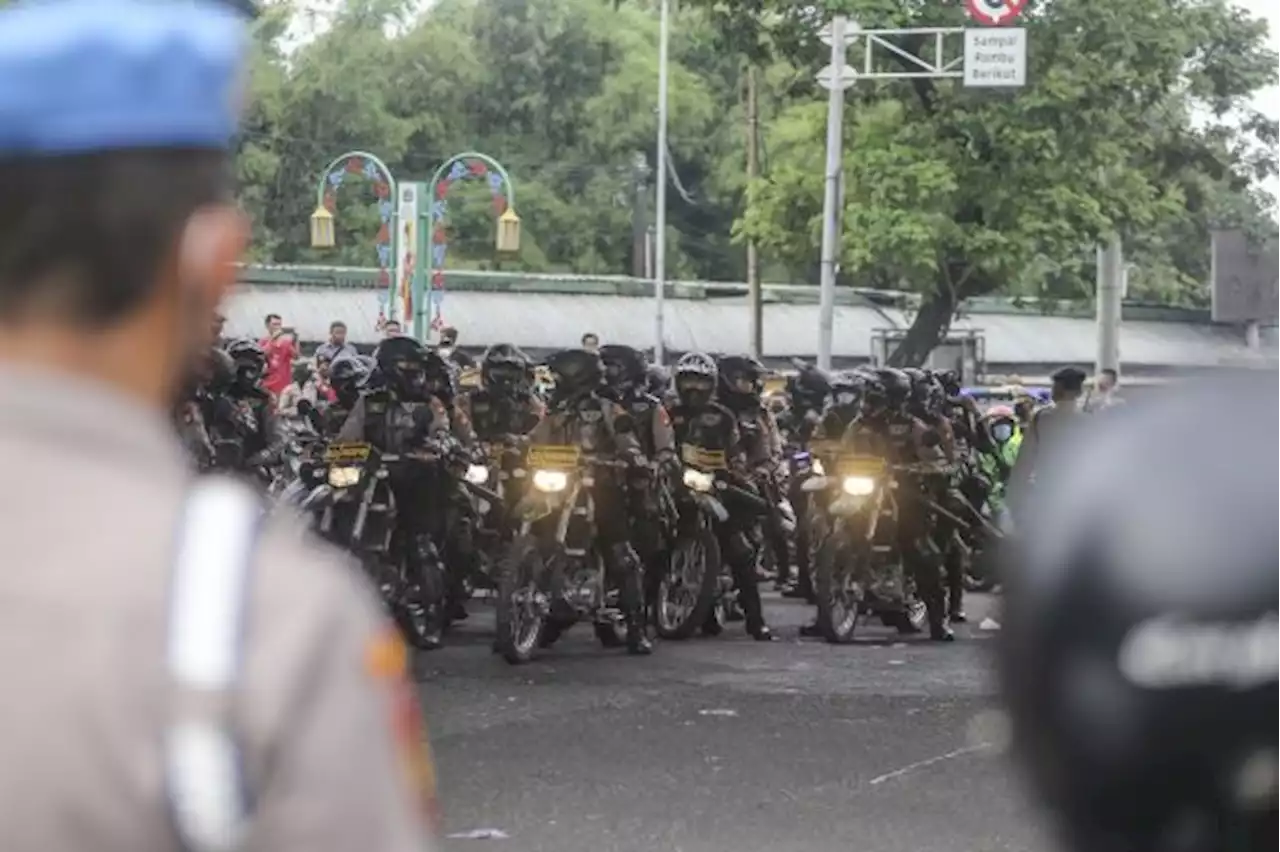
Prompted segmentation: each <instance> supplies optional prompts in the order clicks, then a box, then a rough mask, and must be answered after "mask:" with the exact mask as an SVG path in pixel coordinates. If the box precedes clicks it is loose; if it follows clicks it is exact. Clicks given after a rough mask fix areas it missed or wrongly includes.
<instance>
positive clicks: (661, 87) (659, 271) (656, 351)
mask: <svg viewBox="0 0 1280 852" xmlns="http://www.w3.org/2000/svg"><path fill="white" fill-rule="evenodd" d="M658 27H659V29H658V154H657V157H656V158H655V159H656V160H657V171H658V174H657V181H658V198H657V202H656V207H657V209H656V210H655V211H654V219H655V220H656V222H655V224H656V230H657V233H656V235H655V236H656V239H657V245H656V246H655V248H654V254H655V255H656V257H654V259H653V266H654V270H653V272H654V275H653V301H654V305H653V312H654V316H653V337H654V339H653V363H655V364H658V365H659V366H661V364H662V363H663V360H664V355H665V353H664V351H663V349H664V347H663V343H662V338H663V330H664V329H663V310H664V303H665V301H666V295H667V293H666V291H667V43H668V42H669V41H670V40H671V2H670V0H662V12H661V19H660V22H659V25H658Z"/></svg>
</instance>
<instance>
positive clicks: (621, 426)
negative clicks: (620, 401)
mask: <svg viewBox="0 0 1280 852" xmlns="http://www.w3.org/2000/svg"><path fill="white" fill-rule="evenodd" d="M613 431H614V432H617V433H618V434H619V435H627V434H630V433H632V432H634V431H636V422H635V420H633V419H632V417H631V415H630V414H626V413H622V414H618V415H616V416H615V417H614V418H613Z"/></svg>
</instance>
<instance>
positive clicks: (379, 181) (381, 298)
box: [321, 151, 396, 328]
mask: <svg viewBox="0 0 1280 852" xmlns="http://www.w3.org/2000/svg"><path fill="white" fill-rule="evenodd" d="M347 175H361V176H363V177H364V178H365V179H366V180H368V181H369V183H370V184H371V185H372V187H373V194H374V197H375V198H377V200H378V219H379V225H378V232H377V234H376V235H375V236H374V239H373V244H374V249H375V250H376V251H377V254H378V327H379V328H381V327H382V324H383V323H384V322H386V320H387V311H388V306H389V304H390V300H391V265H392V263H394V257H395V224H394V220H395V199H396V181H395V178H394V177H393V176H392V174H391V169H389V168H387V164H386V163H384V162H382V160H380V159H379V158H378V157H377V156H375V155H373V154H370V153H368V152H366V151H349V152H347V153H345V154H342V155H341V156H339V157H337V158H335V159H334V160H333V162H331V163H329V165H328V166H327V167H326V168H325V170H324V178H323V181H324V184H323V196H322V200H321V203H322V204H324V206H325V209H326V210H328V211H329V212H330V213H336V212H337V205H338V190H339V189H340V188H341V187H342V183H343V181H344V180H345V179H346V177H347Z"/></svg>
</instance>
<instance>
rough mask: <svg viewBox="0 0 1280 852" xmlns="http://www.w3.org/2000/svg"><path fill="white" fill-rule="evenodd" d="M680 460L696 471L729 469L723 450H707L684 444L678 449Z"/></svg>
mask: <svg viewBox="0 0 1280 852" xmlns="http://www.w3.org/2000/svg"><path fill="white" fill-rule="evenodd" d="M680 460H681V461H683V462H684V463H685V464H687V465H689V466H690V467H695V468H697V469H698V470H703V471H711V470H725V469H727V468H728V467H729V464H728V459H727V458H726V456H725V452H724V450H708V449H705V448H703V447H695V446H694V445H693V444H685V445H684V446H682V447H681V448H680Z"/></svg>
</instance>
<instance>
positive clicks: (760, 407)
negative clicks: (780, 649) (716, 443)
mask: <svg viewBox="0 0 1280 852" xmlns="http://www.w3.org/2000/svg"><path fill="white" fill-rule="evenodd" d="M716 367H717V369H718V371H719V384H718V387H717V389H716V399H717V400H718V401H719V402H720V403H721V404H722V405H724V406H725V407H726V408H728V409H729V410H730V411H732V412H733V415H734V417H735V418H737V421H738V432H739V434H740V435H741V436H742V442H743V447H744V449H745V451H746V454H747V464H748V466H749V468H750V470H751V475H752V478H753V479H754V481H755V483H756V487H757V488H758V489H759V490H760V493H761V496H763V497H764V498H765V499H766V501H767V502H768V503H769V509H768V512H767V513H766V514H765V516H764V518H763V521H764V533H765V537H766V539H767V541H768V544H769V548H770V549H771V550H772V551H773V556H774V562H775V564H776V565H777V568H778V571H779V572H780V573H788V572H789V566H790V564H791V555H790V547H789V545H788V544H787V536H786V532H785V531H784V529H783V525H782V513H781V510H780V509H779V508H778V503H779V502H780V501H781V499H782V496H783V495H784V494H786V481H785V480H786V467H785V465H784V463H783V461H782V436H781V435H780V434H779V432H778V424H777V423H776V422H775V421H774V419H773V415H772V414H770V413H769V410H768V409H767V408H765V407H764V403H763V401H762V399H761V394H762V393H763V392H764V373H765V370H764V367H763V366H761V364H760V362H759V361H757V360H756V359H755V358H752V357H751V356H749V355H728V356H725V357H723V358H721V359H720V360H719V363H718V364H717V365H716Z"/></svg>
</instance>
